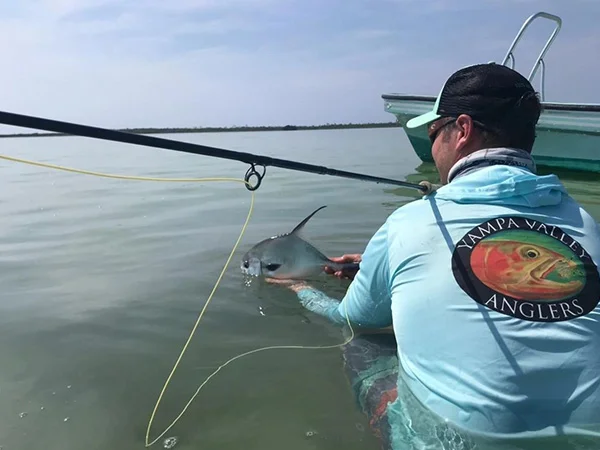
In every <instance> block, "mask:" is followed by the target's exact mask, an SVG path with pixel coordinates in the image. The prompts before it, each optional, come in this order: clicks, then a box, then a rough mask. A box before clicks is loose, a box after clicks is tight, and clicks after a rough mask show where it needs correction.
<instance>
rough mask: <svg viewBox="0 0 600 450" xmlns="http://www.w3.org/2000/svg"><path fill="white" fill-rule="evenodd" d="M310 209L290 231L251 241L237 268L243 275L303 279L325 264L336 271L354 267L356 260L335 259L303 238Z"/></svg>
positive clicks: (318, 209) (319, 271)
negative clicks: (253, 242)
mask: <svg viewBox="0 0 600 450" xmlns="http://www.w3.org/2000/svg"><path fill="white" fill-rule="evenodd" d="M325 207H326V205H325V206H321V207H319V208H317V209H316V210H315V211H313V212H312V213H310V214H309V215H308V217H306V218H305V219H304V220H303V221H302V222H300V223H299V224H298V225H296V227H295V228H294V229H293V230H292V231H290V232H289V233H285V234H281V235H278V236H273V237H271V238H268V239H264V240H262V241H260V242H259V243H258V244H256V245H254V247H252V248H251V249H250V250H248V251H247V252H246V254H245V255H244V256H243V257H242V261H241V264H240V268H241V269H242V272H243V273H244V274H245V275H250V276H254V277H258V276H261V275H262V276H265V277H268V278H277V279H305V278H309V277H312V276H316V275H319V274H320V273H321V272H323V269H324V267H325V266H328V267H330V268H332V269H333V270H335V271H340V270H356V269H358V264H356V263H342V264H340V263H336V262H333V261H331V260H330V259H329V258H328V257H327V256H325V255H324V254H323V253H321V252H320V251H319V250H318V249H317V248H316V247H314V246H313V245H312V244H310V243H308V242H307V241H306V240H305V239H303V237H302V235H301V233H302V230H303V228H304V226H305V225H306V223H307V222H308V221H309V220H310V218H311V217H312V216H314V215H315V214H316V213H317V212H319V211H320V210H322V209H323V208H325Z"/></svg>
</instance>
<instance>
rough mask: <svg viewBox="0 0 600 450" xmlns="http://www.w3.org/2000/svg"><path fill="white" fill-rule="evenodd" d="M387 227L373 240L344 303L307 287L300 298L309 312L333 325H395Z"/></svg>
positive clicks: (301, 291) (384, 226)
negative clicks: (393, 321)
mask: <svg viewBox="0 0 600 450" xmlns="http://www.w3.org/2000/svg"><path fill="white" fill-rule="evenodd" d="M389 278H390V275H389V263H388V249H387V225H386V224H384V225H383V226H382V227H381V228H380V229H379V230H378V231H377V233H375V235H374V236H373V237H372V238H371V240H370V241H369V243H368V244H367V247H366V249H365V251H364V253H363V255H362V261H361V263H360V270H359V271H358V273H357V274H356V277H355V278H354V280H353V281H352V283H351V284H350V286H349V287H348V291H347V292H346V295H345V296H344V298H343V299H342V301H341V302H339V301H338V300H335V299H333V298H331V297H329V296H327V295H326V294H324V293H323V292H321V291H319V290H317V289H314V288H312V287H307V288H304V289H301V290H300V291H299V292H298V293H297V295H298V298H299V299H300V302H301V303H302V305H303V306H304V307H305V308H307V309H308V310H310V311H312V312H314V313H317V314H320V315H322V316H325V317H327V318H328V319H329V320H331V321H332V322H334V323H337V324H344V323H347V319H346V316H347V318H348V320H350V322H352V323H355V324H357V325H358V326H361V327H372V328H382V327H387V326H390V325H392V311H391V306H392V299H391V289H390V282H389Z"/></svg>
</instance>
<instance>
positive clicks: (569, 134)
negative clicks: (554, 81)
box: [382, 11, 600, 173]
mask: <svg viewBox="0 0 600 450" xmlns="http://www.w3.org/2000/svg"><path fill="white" fill-rule="evenodd" d="M536 19H547V20H550V21H553V22H555V27H554V30H553V32H552V34H551V35H550V37H549V38H548V40H547V41H546V44H545V45H544V47H543V48H542V51H541V52H540V54H539V56H538V57H537V59H536V61H535V62H534V65H533V68H532V69H531V72H530V73H529V76H528V80H529V82H531V83H532V80H533V78H534V76H535V75H536V73H537V72H538V70H539V71H540V89H539V91H538V92H539V94H540V101H541V103H542V113H541V115H540V119H539V121H538V124H537V139H536V142H535V144H534V147H533V151H532V156H533V157H534V160H535V162H536V165H537V166H538V167H548V168H552V169H554V168H558V169H565V170H576V171H587V172H597V173H600V104H598V103H553V102H546V100H545V92H544V90H545V86H544V82H545V72H546V65H545V63H544V56H545V55H546V53H547V52H548V49H549V48H550V46H551V44H552V43H553V42H554V40H555V39H556V36H557V34H558V32H559V31H560V28H561V26H562V19H561V18H560V17H559V16H556V15H554V14H549V13H546V12H543V11H540V12H538V13H536V14H533V15H531V16H530V17H528V18H527V20H525V22H524V23H523V25H522V26H521V29H520V30H519V32H518V33H517V35H516V36H515V38H514V39H513V42H512V44H511V45H510V47H509V48H508V51H507V52H506V55H505V57H504V59H503V61H502V64H503V65H508V64H510V65H509V67H511V68H512V69H514V67H515V57H514V53H513V52H514V50H515V47H516V46H517V44H518V43H519V42H520V40H521V38H522V36H523V33H524V32H525V30H526V29H527V27H528V26H529V25H531V23H532V22H533V21H534V20H536ZM382 98H383V100H384V109H385V111H386V112H389V113H391V114H393V115H395V116H396V121H397V122H398V123H399V124H400V126H401V127H403V128H404V131H405V133H406V135H407V137H408V140H409V141H410V144H411V145H412V147H413V150H414V151H415V153H416V154H417V156H418V157H419V158H420V159H421V161H423V162H426V163H428V162H433V158H432V156H431V143H430V142H429V138H428V137H427V131H426V130H425V129H424V127H421V128H417V129H408V128H406V127H404V125H405V124H406V122H408V121H409V120H410V119H412V118H413V117H415V116H418V115H420V114H423V113H426V112H428V111H431V110H432V109H433V105H434V103H435V100H436V97H435V96H426V95H404V94H384V95H382Z"/></svg>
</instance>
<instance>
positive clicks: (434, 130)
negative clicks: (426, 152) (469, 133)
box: [427, 117, 494, 145]
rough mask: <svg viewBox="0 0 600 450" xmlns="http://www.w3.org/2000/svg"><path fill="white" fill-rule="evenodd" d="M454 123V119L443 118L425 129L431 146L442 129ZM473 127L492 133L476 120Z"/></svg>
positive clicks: (491, 129)
mask: <svg viewBox="0 0 600 450" xmlns="http://www.w3.org/2000/svg"><path fill="white" fill-rule="evenodd" d="M454 122H456V117H443V118H441V119H438V120H437V121H435V122H433V123H432V124H431V126H430V127H429V128H428V129H427V134H428V135H429V140H430V141H431V145H433V143H434V142H435V140H436V138H437V137H438V135H439V134H440V131H442V130H443V129H444V128H446V127H447V126H448V125H450V124H451V123H454ZM473 125H475V126H476V127H477V128H479V129H480V130H482V131H494V129H493V128H491V127H489V126H488V125H485V124H483V123H481V122H479V121H478V120H473Z"/></svg>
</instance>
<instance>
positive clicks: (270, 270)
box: [265, 264, 281, 272]
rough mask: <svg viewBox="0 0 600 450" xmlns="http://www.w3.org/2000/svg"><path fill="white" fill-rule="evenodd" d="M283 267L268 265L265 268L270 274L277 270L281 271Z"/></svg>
mask: <svg viewBox="0 0 600 450" xmlns="http://www.w3.org/2000/svg"><path fill="white" fill-rule="evenodd" d="M280 267H281V264H267V265H266V266H265V268H266V269H267V270H268V271H269V272H275V271H276V270H277V269H279V268H280Z"/></svg>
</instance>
